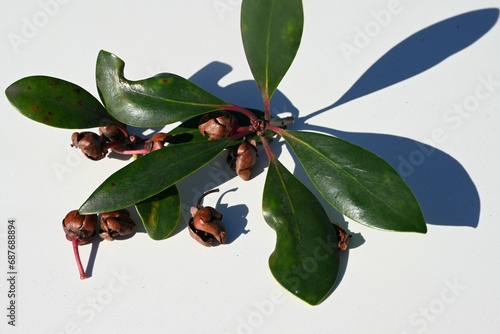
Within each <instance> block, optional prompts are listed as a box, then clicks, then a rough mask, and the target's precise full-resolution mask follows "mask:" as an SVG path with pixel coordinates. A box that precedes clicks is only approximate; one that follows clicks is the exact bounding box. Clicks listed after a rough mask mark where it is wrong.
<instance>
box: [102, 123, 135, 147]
mask: <svg viewBox="0 0 500 334" xmlns="http://www.w3.org/2000/svg"><path fill="white" fill-rule="evenodd" d="M99 134H100V135H101V136H102V137H104V139H105V140H106V141H108V142H112V143H114V142H118V143H125V141H128V137H129V134H128V131H127V130H126V129H125V128H124V127H120V126H117V125H108V126H101V127H100V128H99Z"/></svg>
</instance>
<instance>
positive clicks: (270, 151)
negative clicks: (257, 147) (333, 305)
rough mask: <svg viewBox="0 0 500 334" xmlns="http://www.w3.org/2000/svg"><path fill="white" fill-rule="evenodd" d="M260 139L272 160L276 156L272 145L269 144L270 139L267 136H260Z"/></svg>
mask: <svg viewBox="0 0 500 334" xmlns="http://www.w3.org/2000/svg"><path fill="white" fill-rule="evenodd" d="M260 141H261V142H262V146H263V147H264V150H265V151H266V155H267V157H268V158H269V160H271V159H272V158H273V157H275V154H274V152H273V150H272V149H271V146H270V145H269V141H268V140H267V138H266V136H260Z"/></svg>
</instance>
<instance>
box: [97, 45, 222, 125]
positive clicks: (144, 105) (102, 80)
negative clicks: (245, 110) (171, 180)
mask: <svg viewBox="0 0 500 334" xmlns="http://www.w3.org/2000/svg"><path fill="white" fill-rule="evenodd" d="M124 68H125V63H124V62H123V60H121V59H120V58H118V57H117V56H115V55H114V54H111V53H109V52H106V51H101V52H100V53H99V56H98V57H97V66H96V80H97V88H98V89H99V93H100V95H101V97H102V100H103V102H104V104H105V106H106V108H107V109H108V111H109V113H110V114H111V115H113V116H114V117H115V118H116V119H118V120H120V121H121V122H123V123H125V124H129V125H132V126H137V127H153V126H164V125H166V124H171V123H174V122H177V121H183V120H186V119H189V118H192V117H195V116H198V115H202V114H205V113H208V112H211V111H215V110H219V109H221V108H223V107H224V106H228V105H229V104H228V103H227V102H225V101H223V100H221V99H219V98H218V97H216V96H214V95H212V94H210V93H209V92H207V91H205V90H203V89H202V88H200V87H198V86H196V85H195V84H194V83H192V82H191V81H189V80H187V79H185V78H182V77H180V76H178V75H175V74H171V73H162V74H158V75H156V76H154V77H151V78H147V79H144V80H138V81H131V80H128V79H127V78H125V76H124V73H123V71H124Z"/></svg>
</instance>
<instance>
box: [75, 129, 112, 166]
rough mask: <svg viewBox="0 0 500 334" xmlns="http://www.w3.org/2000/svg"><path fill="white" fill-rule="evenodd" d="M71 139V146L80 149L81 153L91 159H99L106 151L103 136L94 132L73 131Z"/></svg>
mask: <svg viewBox="0 0 500 334" xmlns="http://www.w3.org/2000/svg"><path fill="white" fill-rule="evenodd" d="M71 141H72V142H73V144H72V145H71V146H73V147H76V148H79V149H80V150H82V153H83V154H84V155H85V156H86V157H87V158H89V159H91V160H101V159H102V158H104V157H105V156H106V154H107V153H108V150H107V149H106V148H105V147H104V144H105V141H104V139H103V137H101V136H99V135H98V134H97V133H94V132H88V131H85V132H74V133H73V135H72V136H71Z"/></svg>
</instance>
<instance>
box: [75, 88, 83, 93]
mask: <svg viewBox="0 0 500 334" xmlns="http://www.w3.org/2000/svg"><path fill="white" fill-rule="evenodd" d="M81 91H82V90H81V89H80V88H73V93H75V94H80V93H81Z"/></svg>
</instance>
